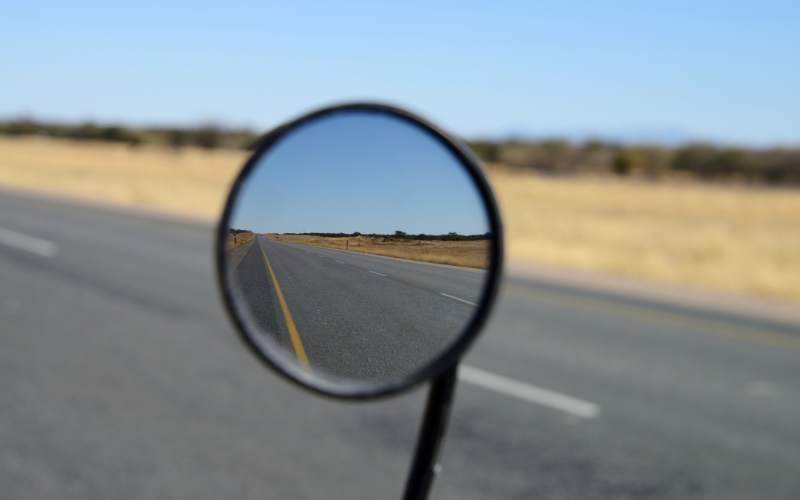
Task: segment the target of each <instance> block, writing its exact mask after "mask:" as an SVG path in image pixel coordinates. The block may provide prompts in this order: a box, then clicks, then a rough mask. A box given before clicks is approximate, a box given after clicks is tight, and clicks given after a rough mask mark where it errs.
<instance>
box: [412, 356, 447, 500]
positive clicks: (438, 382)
mask: <svg viewBox="0 0 800 500" xmlns="http://www.w3.org/2000/svg"><path fill="white" fill-rule="evenodd" d="M457 374H458V363H456V364H454V365H453V366H452V367H451V368H448V369H447V370H445V371H444V372H443V373H442V374H441V375H439V376H438V377H437V378H436V379H435V380H434V381H433V382H431V388H430V391H429V392H428V401H427V403H426V405H425V415H424V416H423V420H422V425H421V427H420V430H419V436H418V437H417V447H416V449H415V450H414V458H413V460H412V462H411V470H410V472H409V474H408V479H407V480H406V489H405V493H403V500H426V499H427V498H428V493H429V492H430V489H431V485H432V484H433V480H434V478H435V477H436V474H437V473H438V472H439V465H438V463H437V458H438V455H439V448H440V447H441V444H442V440H443V439H444V434H445V432H446V431H447V421H448V419H449V417H450V407H451V404H452V402H453V393H454V392H455V387H456V376H457Z"/></svg>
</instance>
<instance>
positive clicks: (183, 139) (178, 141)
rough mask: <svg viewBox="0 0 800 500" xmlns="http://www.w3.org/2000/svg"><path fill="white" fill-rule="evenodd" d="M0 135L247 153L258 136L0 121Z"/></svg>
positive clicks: (207, 128) (201, 129) (220, 130)
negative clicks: (227, 150) (241, 151)
mask: <svg viewBox="0 0 800 500" xmlns="http://www.w3.org/2000/svg"><path fill="white" fill-rule="evenodd" d="M0 134H1V135H6V136H30V135H37V136H43V137H54V138H59V139H73V140H79V141H80V140H83V141H104V142H115V143H123V144H128V145H130V146H139V145H141V144H158V145H163V146H167V147H171V148H175V149H179V148H182V147H186V146H193V147H199V148H204V149H217V148H235V149H250V148H253V147H254V146H255V144H256V142H257V139H258V136H257V135H256V134H255V133H254V132H252V131H250V130H247V129H231V128H224V127H222V126H219V125H216V124H214V123H205V124H200V125H197V126H193V127H139V128H136V127H124V126H121V125H114V124H98V123H94V122H90V121H88V122H83V123H79V124H64V123H56V122H44V121H39V120H35V119H32V118H16V119H12V120H5V121H0Z"/></svg>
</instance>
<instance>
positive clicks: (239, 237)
mask: <svg viewBox="0 0 800 500" xmlns="http://www.w3.org/2000/svg"><path fill="white" fill-rule="evenodd" d="M255 238H256V235H255V233H251V232H250V231H246V232H243V233H238V234H236V235H235V236H234V235H232V234H229V235H228V241H227V242H226V243H227V246H228V250H233V249H234V248H240V247H243V246H245V245H247V244H248V243H250V242H251V241H253V240H254V239H255Z"/></svg>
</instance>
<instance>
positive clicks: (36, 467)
mask: <svg viewBox="0 0 800 500" xmlns="http://www.w3.org/2000/svg"><path fill="white" fill-rule="evenodd" d="M0 325H1V329H0V484H2V486H3V491H2V497H3V498H5V499H30V498H47V499H50V498H52V499H104V498H136V499H139V498H165V499H202V498H208V499H218V498H277V499H280V498H290V499H291V498H343V499H344V498H347V499H353V498H365V499H374V498H397V496H398V494H399V492H400V490H401V487H402V484H403V480H404V474H405V472H406V467H407V462H408V459H409V456H410V453H411V449H412V446H413V437H414V433H415V431H416V425H417V422H418V420H417V418H418V415H419V412H420V408H421V404H422V402H423V399H424V391H422V390H417V391H414V392H412V393H410V394H408V395H404V396H401V397H399V398H395V399H390V400H385V401H381V402H377V403H367V404H342V403H339V402H337V401H333V400H327V399H320V398H317V397H314V396H312V395H309V394H306V393H305V392H302V391H299V390H298V389H297V388H295V387H293V386H289V385H288V384H286V383H285V382H284V381H282V380H280V379H278V378H277V377H276V376H275V375H273V374H272V373H270V372H267V371H265V370H264V369H263V368H262V367H261V366H260V365H259V364H258V363H257V362H256V361H255V360H254V359H251V357H250V354H248V353H247V352H246V351H245V350H244V349H243V348H242V346H241V345H239V343H238V340H237V339H236V337H235V336H234V334H233V332H232V330H231V327H230V326H229V325H228V323H227V320H226V318H225V317H224V314H223V311H222V309H221V306H220V305H219V300H218V297H217V292H216V291H215V290H214V279H213V273H212V265H211V229H210V228H207V227H202V226H196V225H188V224H182V223H177V222H169V221H165V220H157V219H153V218H146V217H141V216H132V215H126V214H123V213H118V212H113V211H108V210H98V209H91V208H85V207H80V206H77V205H70V204H67V203H60V202H53V201H44V200H41V199H36V198H31V197H24V196H19V195H11V194H7V193H5V194H0ZM465 365H466V367H467V368H466V369H464V370H462V372H461V378H462V382H461V384H460V385H459V387H458V393H457V395H456V402H455V406H454V413H453V420H452V425H451V428H450V432H449V436H448V439H447V442H446V445H445V450H444V455H443V471H442V475H441V476H440V478H439V480H438V481H437V483H436V486H435V490H434V495H433V496H434V498H440V499H486V498H543V499H556V498H558V499H564V498H568V499H569V498H576V499H585V498H600V499H664V498H681V499H684V498H689V499H694V498H720V499H739V498H741V499H744V498H748V499H750V498H771V499H795V498H797V493H798V491H800V425H798V422H800V382H798V376H797V375H798V373H800V332H798V329H797V328H796V327H792V326H786V325H782V324H778V323H772V322H767V321H760V320H755V319H753V318H746V317H741V316H730V315H722V314H718V313H714V312H711V311H694V310H691V309H688V308H685V307H677V306H667V305H662V304H655V303H649V302H647V301H644V300H634V299H628V298H622V297H618V296H615V295H611V294H607V293H600V292H589V291H585V290H580V289H578V288H576V287H572V288H570V287H565V286H563V285H559V284H555V283H546V282H542V281H529V280H520V279H514V278H511V279H508V280H507V281H506V283H505V286H504V289H503V292H502V294H501V298H500V301H499V306H498V309H497V311H496V313H495V314H494V316H493V319H492V320H491V321H490V324H489V326H488V328H487V331H486V332H485V334H484V336H483V337H482V338H481V339H480V340H479V341H478V343H477V344H476V346H475V348H474V349H473V351H472V352H471V353H470V354H469V356H468V357H467V359H466V361H465Z"/></svg>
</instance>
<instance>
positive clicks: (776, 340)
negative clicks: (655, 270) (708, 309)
mask: <svg viewBox="0 0 800 500" xmlns="http://www.w3.org/2000/svg"><path fill="white" fill-rule="evenodd" d="M509 288H513V289H515V290H517V291H518V292H520V291H521V292H522V294H523V295H524V296H525V298H526V299H528V300H530V301H531V302H545V303H548V302H549V303H556V304H558V305H561V306H568V307H574V308H576V309H583V310H585V311H591V312H596V313H600V314H604V315H606V316H616V317H620V318H623V319H630V320H632V321H639V322H643V323H651V324H657V325H662V326H669V327H674V328H685V329H690V330H696V331H698V332H701V333H707V334H710V335H715V336H718V337H727V338H729V339H736V340H740V341H744V342H749V343H751V344H755V345H760V346H764V347H772V348H777V349H782V350H787V351H795V352H800V337H795V336H793V335H787V334H781V333H777V332H771V331H767V330H764V329H760V328H751V327H747V326H744V325H737V324H734V323H731V322H728V321H723V320H715V319H711V318H700V317H694V316H687V315H683V314H680V313H673V312H669V311H661V310H658V309H652V308H649V307H647V306H637V305H632V304H625V303H623V302H617V301H614V300H607V299H602V298H592V297H581V296H577V295H573V294H571V293H567V292H557V291H550V290H547V291H545V290H532V289H529V288H527V287H521V286H518V285H510V286H509Z"/></svg>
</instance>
